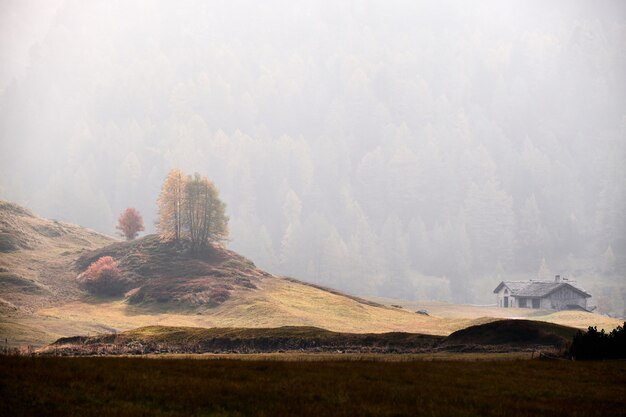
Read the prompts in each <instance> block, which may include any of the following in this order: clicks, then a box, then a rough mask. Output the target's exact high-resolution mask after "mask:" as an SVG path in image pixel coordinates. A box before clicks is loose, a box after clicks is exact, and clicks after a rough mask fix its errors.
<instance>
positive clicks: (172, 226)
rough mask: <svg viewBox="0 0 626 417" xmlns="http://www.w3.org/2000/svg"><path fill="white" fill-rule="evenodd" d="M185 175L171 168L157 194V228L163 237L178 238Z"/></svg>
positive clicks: (185, 182)
mask: <svg viewBox="0 0 626 417" xmlns="http://www.w3.org/2000/svg"><path fill="white" fill-rule="evenodd" d="M186 185H187V177H186V176H185V174H183V172H182V171H181V170H180V169H178V168H174V169H172V170H171V171H170V172H169V174H168V175H167V178H165V182H164V183H163V187H162V188H161V194H160V195H159V222H158V224H157V230H158V232H159V235H161V237H162V238H163V239H176V240H179V239H180V238H181V236H182V230H183V213H184V208H185V187H186Z"/></svg>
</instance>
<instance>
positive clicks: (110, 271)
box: [81, 256, 127, 295]
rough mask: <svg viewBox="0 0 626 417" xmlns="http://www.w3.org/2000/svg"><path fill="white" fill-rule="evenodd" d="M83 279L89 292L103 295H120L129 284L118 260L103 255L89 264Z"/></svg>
mask: <svg viewBox="0 0 626 417" xmlns="http://www.w3.org/2000/svg"><path fill="white" fill-rule="evenodd" d="M81 280H82V284H83V285H84V286H85V288H86V289H87V290H88V291H89V292H92V293H95V294H102V295H119V294H120V293H122V292H123V291H124V289H125V287H126V284H127V280H126V279H125V278H124V276H123V275H122V273H121V272H120V270H119V268H118V267H117V262H116V261H115V259H113V258H112V257H110V256H103V257H102V258H100V259H98V260H97V261H95V262H93V263H92V264H91V265H89V268H87V270H86V271H85V272H84V273H83V274H82V275H81Z"/></svg>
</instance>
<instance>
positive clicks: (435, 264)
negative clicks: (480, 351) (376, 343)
mask: <svg viewBox="0 0 626 417" xmlns="http://www.w3.org/2000/svg"><path fill="white" fill-rule="evenodd" d="M625 41H626V2H623V1H617V0H616V1H599V2H598V1H569V0H568V1H565V0H563V1H480V2H479V1H476V2H467V1H437V2H435V1H431V2H425V1H397V2H374V1H371V2H366V1H327V2H319V1H315V2H313V1H311V2H297V3H293V2H289V1H271V2H262V3H258V2H233V1H223V2H204V1H181V2H173V1H101V2H98V1H62V0H59V1H6V0H2V1H0V198H4V199H8V200H12V201H15V202H18V203H20V204H24V205H26V206H28V207H29V208H31V209H33V210H34V211H36V212H37V213H39V214H41V215H44V216H47V217H51V218H57V219H62V220H66V221H70V222H73V223H79V224H81V225H84V226H87V227H92V228H95V229H97V230H99V231H102V232H105V233H111V234H112V233H114V231H115V221H116V218H117V216H118V215H119V213H120V212H121V211H122V210H123V209H124V208H126V207H129V206H134V207H137V208H138V209H139V210H140V211H141V212H142V213H143V215H144V217H145V220H146V225H147V231H148V232H151V231H153V230H154V221H155V220H156V218H157V208H156V199H157V197H158V193H159V190H160V187H161V184H162V181H163V179H164V178H165V175H166V174H167V172H168V171H169V170H170V169H171V168H173V167H179V168H181V169H183V170H184V171H185V172H188V173H193V172H196V171H197V172H200V173H201V174H203V175H207V176H209V177H210V178H211V179H212V180H213V181H215V183H216V185H217V186H218V188H219V189H220V191H221V195H222V198H223V199H224V201H225V202H226V204H227V212H228V214H229V215H230V217H231V222H230V226H231V237H232V240H231V243H230V245H231V247H232V248H233V249H235V250H237V251H240V252H242V253H243V254H244V255H246V256H248V257H250V258H251V259H252V260H254V261H255V262H257V264H259V265H260V266H262V267H264V268H266V269H268V270H270V271H272V272H276V273H282V274H290V275H294V276H298V277H300V278H304V279H308V280H311V281H315V282H319V283H323V284H327V285H331V286H335V287H339V288H343V289H346V290H349V291H353V292H358V293H375V294H383V295H396V296H398V295H405V294H409V296H413V297H416V298H420V297H422V298H445V299H450V298H457V299H462V300H469V301H474V300H476V301H481V300H485V299H486V298H488V297H489V296H490V294H489V288H490V287H491V286H492V285H494V284H493V282H494V281H497V280H498V279H500V278H503V277H534V276H537V275H545V276H548V275H549V274H552V273H557V272H560V273H562V274H564V275H567V274H569V275H571V276H575V277H578V278H580V279H581V280H582V281H585V282H586V283H587V285H588V286H597V290H596V291H597V292H601V293H606V294H607V296H609V295H610V296H611V297H613V304H615V305H620V306H621V305H623V302H624V301H623V300H624V298H626V292H624V290H623V288H624V279H623V275H620V274H623V272H624V270H625V269H626V226H625V223H624V217H625V216H624V215H623V214H624V213H625V212H626V194H625V191H624V190H625V189H626V174H625V172H626V171H625V165H626V94H625V92H626V48H625V46H626V42H625ZM494 286H495V285H494Z"/></svg>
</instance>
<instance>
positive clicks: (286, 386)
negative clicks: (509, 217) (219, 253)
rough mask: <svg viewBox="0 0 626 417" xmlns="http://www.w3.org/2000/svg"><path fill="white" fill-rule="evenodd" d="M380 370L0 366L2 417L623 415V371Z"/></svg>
mask: <svg viewBox="0 0 626 417" xmlns="http://www.w3.org/2000/svg"><path fill="white" fill-rule="evenodd" d="M206 357H212V356H211V355H207V356H206ZM285 357H286V358H288V356H285ZM376 358H378V359H376ZM385 358H386V357H385V356H384V355H381V356H378V357H374V356H366V357H362V358H360V360H350V359H349V357H343V358H342V355H334V356H328V355H326V356H321V357H320V358H319V359H320V360H306V361H304V360H295V361H293V360H268V358H267V357H265V358H254V357H252V358H251V359H250V360H237V359H228V358H224V357H217V358H215V359H214V360H201V359H191V358H176V359H173V358H158V359H155V358H152V359H146V358H145V357H133V358H129V357H124V358H119V357H118V358H110V357H108V358H102V357H86V358H59V357H44V358H42V357H14V356H3V357H0V398H2V402H0V415H5V416H51V415H54V416H100V415H104V414H106V415H111V416H130V415H150V416H296V415H297V416H357V415H358V416H374V415H375V416H420V415H423V416H551V417H554V416H625V415H626V362H624V361H605V362H572V361H547V360H529V359H519V357H518V358H516V359H511V360H471V357H468V358H469V360H462V361H459V360H451V358H446V357H443V358H439V359H437V360H415V359H416V358H415V357H414V358H412V359H413V360H411V361H404V360H402V359H399V358H398V357H391V358H394V359H392V360H386V359H385ZM468 358H466V359H468ZM499 358H500V359H503V358H502V357H499ZM257 359H259V360H257ZM353 359H354V358H353ZM430 359H433V358H432V357H431V358H430Z"/></svg>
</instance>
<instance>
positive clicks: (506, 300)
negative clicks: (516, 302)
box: [504, 297, 509, 307]
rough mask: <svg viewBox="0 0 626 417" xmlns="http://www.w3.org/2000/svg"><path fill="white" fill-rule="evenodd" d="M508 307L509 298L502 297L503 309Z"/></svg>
mask: <svg viewBox="0 0 626 417" xmlns="http://www.w3.org/2000/svg"><path fill="white" fill-rule="evenodd" d="M508 306H509V297H504V307H508Z"/></svg>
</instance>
